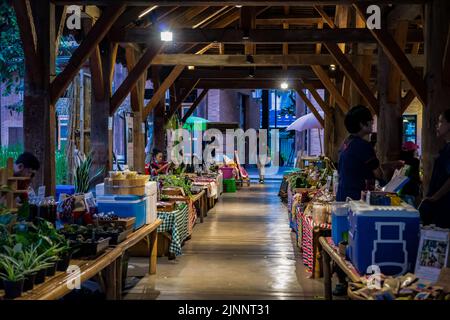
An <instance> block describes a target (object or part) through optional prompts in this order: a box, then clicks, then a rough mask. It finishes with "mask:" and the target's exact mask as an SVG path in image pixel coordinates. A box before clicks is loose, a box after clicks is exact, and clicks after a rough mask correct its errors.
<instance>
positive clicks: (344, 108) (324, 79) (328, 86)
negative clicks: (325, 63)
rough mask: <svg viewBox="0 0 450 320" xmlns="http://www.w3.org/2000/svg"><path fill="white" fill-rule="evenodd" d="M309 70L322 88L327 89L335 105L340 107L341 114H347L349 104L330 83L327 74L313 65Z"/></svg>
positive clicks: (319, 67)
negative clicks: (320, 83) (315, 76)
mask: <svg viewBox="0 0 450 320" xmlns="http://www.w3.org/2000/svg"><path fill="white" fill-rule="evenodd" d="M311 69H312V70H313V71H314V73H315V74H316V75H317V77H318V78H319V79H320V81H321V82H322V83H323V86H324V87H325V88H326V89H327V91H328V92H329V93H330V95H331V96H332V97H333V98H334V99H335V100H336V103H337V105H338V106H339V107H340V109H341V110H342V112H343V113H347V112H348V111H349V110H350V104H349V103H348V101H347V100H346V99H345V98H344V97H343V96H342V95H341V93H340V92H339V90H338V88H337V87H336V85H335V84H334V83H333V82H332V81H331V79H330V77H329V76H328V74H327V73H326V72H325V70H324V69H323V68H322V67H321V66H317V65H313V66H311Z"/></svg>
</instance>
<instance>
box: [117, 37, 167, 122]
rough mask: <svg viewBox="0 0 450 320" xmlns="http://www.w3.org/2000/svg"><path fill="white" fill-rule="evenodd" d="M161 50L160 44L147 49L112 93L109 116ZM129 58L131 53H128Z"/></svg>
mask: <svg viewBox="0 0 450 320" xmlns="http://www.w3.org/2000/svg"><path fill="white" fill-rule="evenodd" d="M161 48H162V43H161V42H157V43H155V44H154V45H153V46H151V47H149V48H147V50H146V51H145V52H144V54H143V55H142V57H141V58H140V59H139V61H138V62H137V63H136V64H135V66H134V67H133V69H132V70H131V71H130V72H129V73H128V75H127V77H126V78H125V80H124V81H123V82H122V84H121V85H120V87H119V88H118V89H117V90H116V92H114V95H113V96H112V98H111V110H110V114H114V112H116V110H117V108H118V107H119V106H120V104H121V103H122V102H123V100H125V98H126V97H127V95H128V94H129V93H130V91H131V90H132V89H133V88H134V87H135V86H136V84H137V82H138V80H139V79H140V78H141V77H142V75H143V74H144V73H145V72H146V71H147V69H148V68H149V67H150V65H151V63H152V60H153V59H154V57H155V56H156V55H157V54H158V52H159V51H160V49H161ZM129 55H130V57H131V53H129Z"/></svg>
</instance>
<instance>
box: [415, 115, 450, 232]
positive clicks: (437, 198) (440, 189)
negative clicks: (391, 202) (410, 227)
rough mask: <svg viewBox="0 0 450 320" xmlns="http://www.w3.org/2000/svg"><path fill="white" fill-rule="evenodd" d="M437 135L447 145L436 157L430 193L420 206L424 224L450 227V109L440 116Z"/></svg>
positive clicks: (429, 188)
mask: <svg viewBox="0 0 450 320" xmlns="http://www.w3.org/2000/svg"><path fill="white" fill-rule="evenodd" d="M437 136H438V138H442V139H444V140H445V146H444V147H443V148H442V150H441V151H440V153H439V156H438V157H437V158H436V160H435V162H434V167H433V173H432V175H431V180H430V185H429V187H428V193H427V196H426V197H425V199H424V200H423V202H422V204H421V206H420V208H419V209H420V213H421V216H422V219H423V220H424V221H423V222H424V224H430V223H433V224H435V225H436V226H437V227H440V228H450V109H448V110H446V111H445V112H443V113H442V114H441V115H440V116H439V122H438V125H437Z"/></svg>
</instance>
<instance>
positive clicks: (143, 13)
mask: <svg viewBox="0 0 450 320" xmlns="http://www.w3.org/2000/svg"><path fill="white" fill-rule="evenodd" d="M156 8H158V6H153V7H151V8H148V9H147V10H145V11H144V12H142V13H141V14H140V15H139V19H141V18H142V17H143V16H145V15H147V14H149V13H150V12H152V11H153V10H155V9H156Z"/></svg>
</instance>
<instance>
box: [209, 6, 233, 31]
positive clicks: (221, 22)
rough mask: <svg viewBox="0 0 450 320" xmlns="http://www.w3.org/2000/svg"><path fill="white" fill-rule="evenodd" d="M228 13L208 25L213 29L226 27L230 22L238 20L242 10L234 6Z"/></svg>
mask: <svg viewBox="0 0 450 320" xmlns="http://www.w3.org/2000/svg"><path fill="white" fill-rule="evenodd" d="M228 13H229V14H228ZM228 13H227V15H225V16H224V17H221V18H220V20H216V21H213V22H212V23H209V24H208V27H209V28H211V29H215V28H217V29H220V28H225V27H227V26H229V25H230V24H232V23H233V22H236V21H238V20H239V18H240V16H241V12H240V10H239V9H238V8H233V9H232V10H230V11H229V12H228Z"/></svg>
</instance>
